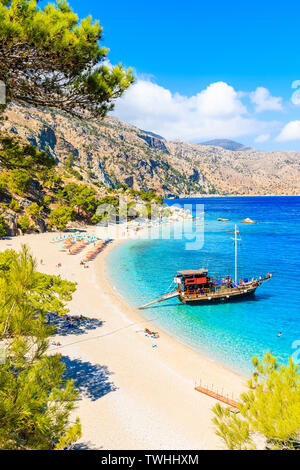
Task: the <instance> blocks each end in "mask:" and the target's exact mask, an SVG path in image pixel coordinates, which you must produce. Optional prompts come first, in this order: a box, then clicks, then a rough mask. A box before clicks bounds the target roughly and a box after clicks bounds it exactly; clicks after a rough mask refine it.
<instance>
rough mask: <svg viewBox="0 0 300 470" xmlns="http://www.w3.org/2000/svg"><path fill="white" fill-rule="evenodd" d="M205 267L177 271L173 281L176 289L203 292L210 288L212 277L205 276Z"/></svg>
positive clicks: (206, 272)
mask: <svg viewBox="0 0 300 470" xmlns="http://www.w3.org/2000/svg"><path fill="white" fill-rule="evenodd" d="M207 274H208V271H207V270H206V269H188V270H185V271H177V275H176V276H175V278H174V282H175V284H176V285H177V289H178V290H180V291H184V292H188V293H191V294H192V293H196V292H197V293H202V292H201V291H203V293H205V292H207V291H209V290H211V288H212V284H213V278H210V277H208V276H207Z"/></svg>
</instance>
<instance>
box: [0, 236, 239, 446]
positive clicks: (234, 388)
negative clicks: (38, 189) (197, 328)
mask: <svg viewBox="0 0 300 470" xmlns="http://www.w3.org/2000/svg"><path fill="white" fill-rule="evenodd" d="M87 230H88V232H89V233H91V234H93V231H94V230H95V228H94V227H93V228H90V227H89V228H87ZM54 235H55V236H56V235H58V234H53V233H44V234H34V235H25V236H23V237H15V238H12V239H10V240H1V241H0V250H1V251H3V250H5V249H9V248H13V249H17V250H18V249H19V248H20V246H21V244H22V243H26V244H28V245H29V246H30V248H31V251H32V252H33V254H34V256H35V257H36V258H37V261H38V270H39V271H42V272H45V273H48V274H60V275H61V277H62V278H64V279H67V280H70V281H76V282H77V291H76V292H75V294H74V296H73V300H72V301H71V302H70V303H69V305H68V306H69V308H70V315H84V316H85V317H87V318H89V320H86V321H80V322H78V326H76V327H75V328H70V329H68V328H64V327H62V328H60V327H59V328H58V331H57V335H56V336H55V337H53V342H54V341H55V342H57V341H58V342H60V343H61V346H56V345H53V344H52V339H51V341H50V348H49V353H53V352H55V353H58V352H59V353H60V354H62V357H63V360H64V361H65V363H66V366H67V373H68V376H69V377H71V378H73V379H74V381H75V384H76V385H77V387H78V388H79V390H80V398H79V400H78V406H77V408H76V410H75V413H74V416H79V418H80V420H81V423H82V438H81V440H80V442H79V443H78V444H77V447H78V448H82V449H111V450H113V449H147V450H148V449H149V450H151V449H220V448H222V443H221V441H220V440H219V438H218V437H217V436H216V435H215V433H214V429H213V426H212V422H211V418H212V416H213V413H212V412H211V408H212V407H213V406H214V404H215V403H216V402H215V400H214V399H212V398H210V397H207V396H205V395H202V394H200V393H199V392H197V391H195V390H194V386H195V384H196V383H197V384H198V383H200V380H201V381H202V383H203V384H207V385H209V386H211V385H212V384H213V385H214V387H215V388H218V389H219V391H221V390H222V389H223V391H224V393H228V394H230V396H231V395H232V394H233V395H234V398H237V397H238V395H239V393H240V392H242V391H243V390H244V387H245V380H244V379H243V378H241V377H240V376H238V375H236V374H234V373H233V372H231V371H230V370H227V369H225V368H224V367H223V366H221V365H219V364H218V363H216V362H213V361H210V360H208V359H206V358H205V357H204V356H202V355H200V354H199V353H198V352H196V351H194V350H192V349H190V348H188V347H186V346H185V345H183V344H181V343H180V342H178V341H177V340H175V339H174V338H172V337H171V336H170V335H168V334H167V333H165V332H163V331H160V330H159V335H160V337H159V339H157V340H153V339H151V338H150V337H147V336H145V333H144V328H146V327H147V328H149V329H150V330H156V331H157V328H156V327H155V319H153V320H152V322H151V321H147V320H145V319H144V318H143V317H142V316H141V314H140V313H139V312H138V311H137V310H135V309H133V308H131V307H130V306H129V305H127V304H126V302H125V301H124V300H123V299H122V298H121V297H120V296H119V295H118V291H117V286H113V285H111V284H110V282H109V281H108V279H107V275H106V258H107V256H108V254H109V251H110V250H112V249H114V247H115V246H116V245H117V243H120V241H114V242H112V243H111V244H110V245H108V246H107V247H106V248H105V249H104V250H103V252H101V253H100V254H99V255H98V256H97V257H96V258H95V260H94V261H92V262H90V263H89V264H88V266H89V268H88V269H85V268H84V267H83V266H82V265H80V259H81V258H82V257H83V255H84V253H85V251H87V250H88V248H85V249H84V250H83V251H82V252H81V253H79V254H77V255H73V256H71V255H68V254H67V253H66V252H62V251H60V247H59V245H60V244H59V243H51V240H52V239H53V237H54ZM41 260H42V261H43V262H42V263H41ZM58 263H61V267H58V266H57V265H58ZM59 324H60V323H59ZM153 344H156V345H157V346H156V347H153Z"/></svg>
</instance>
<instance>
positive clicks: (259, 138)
mask: <svg viewBox="0 0 300 470" xmlns="http://www.w3.org/2000/svg"><path fill="white" fill-rule="evenodd" d="M269 139H270V134H261V135H258V136H257V137H256V138H255V139H254V142H257V143H259V144H261V143H262V142H266V141H267V140H269Z"/></svg>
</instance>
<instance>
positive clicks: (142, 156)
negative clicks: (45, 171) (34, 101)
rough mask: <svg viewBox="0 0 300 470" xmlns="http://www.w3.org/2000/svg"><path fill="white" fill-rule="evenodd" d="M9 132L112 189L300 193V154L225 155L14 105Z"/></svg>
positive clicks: (121, 126) (116, 123)
mask: <svg viewBox="0 0 300 470" xmlns="http://www.w3.org/2000/svg"><path fill="white" fill-rule="evenodd" d="M1 126H2V129H5V130H7V131H9V132H12V133H14V134H16V135H18V136H20V137H22V138H25V139H26V140H28V141H30V142H32V143H33V144H34V145H36V146H38V148H39V149H40V150H45V149H46V150H47V152H48V153H50V154H51V155H52V157H53V158H55V159H56V160H57V161H58V162H61V163H63V162H64V161H65V160H66V159H67V157H68V156H69V155H70V154H72V155H73V156H74V159H73V167H74V169H75V170H78V171H80V170H81V169H82V170H85V171H86V170H88V172H89V175H90V178H91V180H93V181H96V180H97V181H100V182H102V183H103V185H105V186H106V187H116V186H117V185H118V184H120V183H122V184H127V185H128V186H129V187H133V188H134V189H138V190H139V189H143V190H155V191H156V192H158V193H160V194H164V195H170V194H172V195H180V194H196V193H197V194H200V193H207V194H214V193H218V194H244V195H247V194H249V195H251V194H261V195H263V194H274V195H280V194H286V195H294V194H299V192H300V153H297V152H259V151H256V150H247V151H244V150H235V151H231V150H225V149H223V148H220V147H216V146H206V145H205V146H204V145H203V146H202V145H196V144H189V143H183V142H180V141H167V140H165V139H164V138H162V137H161V136H158V135H156V134H153V133H151V132H149V133H148V132H147V131H142V130H140V129H138V128H136V127H134V126H131V125H129V124H126V123H124V122H122V121H120V120H118V119H116V118H114V117H107V118H106V119H105V120H104V121H102V122H101V121H99V122H95V121H83V120H78V119H74V118H71V117H70V116H68V115H66V114H64V113H61V112H57V111H53V110H50V109H35V108H33V107H29V106H28V107H24V106H19V105H11V106H10V107H9V108H8V110H7V112H6V119H5V120H4V121H3V122H2V123H1Z"/></svg>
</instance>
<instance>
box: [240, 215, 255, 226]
mask: <svg viewBox="0 0 300 470" xmlns="http://www.w3.org/2000/svg"><path fill="white" fill-rule="evenodd" d="M242 222H243V223H244V224H257V222H255V220H252V219H249V217H247V218H246V219H244V220H242Z"/></svg>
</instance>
